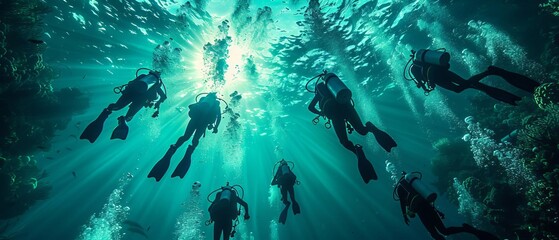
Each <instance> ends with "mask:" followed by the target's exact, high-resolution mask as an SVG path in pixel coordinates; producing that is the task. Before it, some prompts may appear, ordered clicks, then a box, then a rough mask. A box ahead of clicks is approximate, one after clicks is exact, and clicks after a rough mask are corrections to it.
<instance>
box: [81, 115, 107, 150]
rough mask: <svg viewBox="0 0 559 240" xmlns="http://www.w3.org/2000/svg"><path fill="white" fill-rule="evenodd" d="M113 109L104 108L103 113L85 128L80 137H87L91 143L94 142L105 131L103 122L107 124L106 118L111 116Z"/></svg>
mask: <svg viewBox="0 0 559 240" xmlns="http://www.w3.org/2000/svg"><path fill="white" fill-rule="evenodd" d="M110 114H111V111H110V110H108V109H106V108H105V109H103V111H102V112H101V114H99V116H98V117H97V118H96V119H95V120H93V122H91V123H90V124H89V125H87V127H86V128H85V130H83V132H82V135H80V139H87V140H88V141H89V142H90V143H94V142H95V140H97V138H98V137H99V135H101V132H102V131H103V124H105V120H107V118H108V117H109V115H110Z"/></svg>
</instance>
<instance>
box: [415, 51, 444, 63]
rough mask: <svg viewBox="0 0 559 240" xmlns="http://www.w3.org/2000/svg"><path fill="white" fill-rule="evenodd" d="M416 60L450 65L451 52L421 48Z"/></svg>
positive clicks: (416, 54)
mask: <svg viewBox="0 0 559 240" xmlns="http://www.w3.org/2000/svg"><path fill="white" fill-rule="evenodd" d="M414 61H416V62H420V63H427V64H431V65H436V66H441V67H450V63H449V62H450V53H448V52H446V51H438V50H435V51H434V50H428V49H419V50H418V51H417V52H416V53H415V59H414Z"/></svg>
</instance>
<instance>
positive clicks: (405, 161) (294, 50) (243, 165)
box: [17, 0, 543, 240]
mask: <svg viewBox="0 0 559 240" xmlns="http://www.w3.org/2000/svg"><path fill="white" fill-rule="evenodd" d="M47 2H48V4H50V5H51V6H53V7H54V10H53V11H52V12H51V13H49V14H47V15H46V17H45V23H46V26H45V30H46V35H45V36H42V37H41V39H44V41H45V42H47V44H48V49H47V50H46V52H45V55H44V61H45V62H46V63H48V64H51V65H52V66H53V67H54V68H55V69H56V70H57V72H58V74H59V77H58V78H57V79H56V80H55V82H54V88H55V89H60V88H63V87H75V88H79V89H81V90H82V91H84V92H85V93H86V95H87V96H89V97H90V108H88V109H87V111H86V112H84V113H83V114H79V115H76V116H74V117H73V119H72V121H71V123H70V124H69V125H68V127H67V128H66V129H64V130H61V131H59V132H58V133H57V136H56V137H55V138H54V140H53V145H52V147H51V149H50V150H49V151H48V152H40V153H37V154H36V157H38V159H39V165H40V166H41V167H43V168H44V169H46V170H47V171H48V172H49V177H48V181H49V183H50V184H51V185H52V186H53V190H52V192H51V195H50V198H49V199H48V200H45V201H42V202H40V203H38V204H37V205H35V206H34V207H32V208H31V209H30V210H29V211H28V212H27V213H26V214H25V215H23V216H22V217H21V218H20V220H19V222H18V224H17V226H18V228H20V229H23V230H22V231H21V232H20V233H19V234H18V237H20V238H21V239H144V238H145V237H144V236H142V235H141V234H137V233H133V232H130V231H129V230H127V227H126V226H125V225H124V224H123V223H122V222H123V221H124V220H126V219H129V220H131V221H134V222H136V223H138V224H140V225H141V226H142V227H143V228H144V230H145V234H146V236H147V237H149V239H212V231H213V230H212V229H213V226H206V225H205V224H204V222H205V221H206V220H208V219H209V215H208V213H207V208H208V206H209V203H208V202H207V201H206V196H207V194H209V193H210V192H211V191H213V190H214V189H216V188H218V187H220V186H222V185H224V184H225V183H226V182H230V183H231V184H239V185H241V186H243V188H244V191H245V193H246V194H245V198H244V200H245V201H246V202H247V203H248V204H249V207H250V214H251V219H250V220H248V221H243V220H241V221H240V225H239V226H238V227H237V235H236V236H235V239H271V240H276V239H430V236H429V234H428V232H427V231H426V230H425V229H424V227H423V226H422V225H421V223H420V222H419V220H418V219H412V221H411V223H410V226H406V225H405V224H403V220H402V216H401V213H400V209H399V203H398V202H395V201H394V200H393V199H392V190H393V186H394V183H395V178H398V177H399V174H400V172H401V171H422V172H423V173H424V179H425V181H426V182H435V181H436V177H435V176H432V174H430V167H431V164H430V160H431V159H432V158H433V157H434V155H435V149H434V148H433V146H432V144H433V142H435V141H436V140H438V139H439V138H442V137H446V136H462V135H464V134H465V133H467V132H468V130H467V129H466V127H467V124H466V123H465V122H464V121H463V119H464V118H465V117H467V116H469V115H471V113H470V112H468V111H466V110H465V109H467V108H466V107H467V106H468V104H469V102H468V101H467V100H468V97H471V96H473V95H475V94H477V93H475V92H474V91H466V92H464V93H462V94H454V93H450V92H448V91H446V90H438V91H434V92H432V93H431V94H430V95H429V96H425V95H424V93H423V91H421V90H420V89H416V88H415V86H414V85H413V83H411V82H407V81H406V80H404V79H403V77H402V72H403V68H404V65H405V64H406V62H407V61H408V59H409V54H410V50H411V49H419V48H440V47H444V48H446V49H447V51H449V52H450V53H451V55H452V56H453V57H452V60H451V62H452V64H453V65H452V67H453V70H455V71H456V72H458V73H459V74H461V75H464V76H466V75H468V76H469V75H472V74H475V73H478V72H480V71H483V70H484V69H485V68H486V66H487V65H490V64H500V65H501V66H503V65H504V67H507V68H508V69H510V70H514V71H517V72H522V73H527V74H530V75H531V76H534V77H538V74H541V72H542V69H543V68H542V66H541V65H540V64H539V63H538V62H537V61H535V60H534V59H533V57H532V56H530V55H529V54H527V51H528V50H527V49H526V47H525V46H524V45H523V42H522V41H524V40H523V39H520V40H519V39H516V38H514V37H511V36H510V34H509V33H508V31H513V28H512V27H511V26H509V25H506V24H503V22H502V20H501V19H502V18H498V17H497V16H496V17H495V18H494V20H493V21H491V19H489V18H487V17H480V16H481V15H482V13H483V11H482V10H483V9H481V10H479V11H480V12H481V13H479V14H472V16H471V17H464V16H454V15H452V13H451V10H449V9H448V8H447V7H445V6H444V5H443V4H442V3H439V2H436V1H435V2H433V1H423V0H418V1H320V2H318V1H310V3H309V2H307V1H298V0H289V1H252V2H251V1H248V0H246V1H243V0H239V1H228V0H215V1H208V2H203V1H198V3H199V4H200V5H203V6H204V7H205V8H203V9H202V10H200V11H199V12H195V11H191V12H187V13H185V15H186V16H187V18H188V19H189V22H188V25H187V26H186V27H185V25H184V24H182V25H181V24H180V23H178V20H177V17H176V15H177V11H178V10H179V9H180V5H182V4H183V2H182V1H179V2H177V1H139V2H131V1H116V0H115V1H113V0H110V1H109V0H91V1H63V0H49V1H47ZM265 6H267V7H270V9H271V12H264V13H263V14H260V15H258V14H257V13H258V12H259V8H260V9H263V8H264V7H265ZM261 13H262V12H261ZM503 15H504V16H505V17H507V16H506V14H503ZM247 17H251V19H249V20H247ZM508 17H510V16H508ZM465 19H466V20H467V21H464V20H465ZM224 20H228V21H229V23H228V24H229V29H228V31H220V30H219V29H220V28H219V26H220V24H222V22H223V21H224ZM226 36H229V37H230V38H231V41H230V43H229V45H228V46H226V47H219V46H217V45H216V44H215V43H216V41H217V40H219V39H224V38H225V37H226ZM171 39H172V40H171ZM164 41H170V44H171V46H172V47H173V48H174V47H180V48H181V49H182V50H183V51H182V53H181V60H180V63H179V64H178V65H177V66H174V67H173V68H170V69H167V70H166V71H164V72H163V76H162V78H163V81H164V82H165V84H166V87H167V90H168V97H169V98H168V99H167V100H166V102H165V103H163V104H162V106H161V113H160V116H159V117H158V118H155V119H154V118H152V117H151V114H152V113H153V110H152V109H143V110H141V111H140V112H139V113H138V114H137V115H136V117H135V118H134V119H133V121H131V122H130V123H129V126H130V134H129V136H128V139H127V140H125V141H121V140H109V138H110V134H111V131H112V128H113V127H115V126H116V123H117V121H116V118H117V116H120V115H121V114H124V112H125V111H126V110H121V111H120V112H115V113H114V114H112V115H111V116H110V117H109V119H108V120H107V122H106V123H105V129H104V131H103V133H102V134H101V136H100V137H99V139H98V140H97V142H95V143H94V144H90V143H89V142H87V141H84V140H78V136H79V135H80V134H81V132H82V131H83V129H84V128H85V126H87V124H88V123H89V122H90V121H92V120H93V119H95V118H96V117H97V116H98V114H99V113H100V111H101V110H102V109H103V108H104V107H106V106H107V105H108V104H110V103H112V102H114V101H116V99H117V98H118V95H115V94H114V93H113V91H112V89H113V88H114V87H115V86H119V85H122V84H125V83H127V82H128V81H130V80H132V79H133V78H134V74H135V72H136V69H138V68H140V67H148V68H150V67H152V55H153V51H154V48H155V47H156V46H157V45H158V44H162V43H163V42H164ZM206 43H210V44H212V45H214V46H216V47H215V49H216V50H215V51H214V52H212V53H208V52H204V49H203V48H204V45H205V44H206ZM226 51H227V53H225V52H226ZM212 54H213V55H212ZM210 55H211V56H213V57H211V56H210ZM219 58H222V59H225V60H226V63H227V67H224V66H223V65H221V66H219V65H217V63H216V59H219ZM249 59H252V60H249ZM250 62H252V63H253V64H251V63H250ZM251 68H253V69H254V70H255V71H251ZM322 70H328V71H330V72H334V73H336V74H337V75H338V76H340V78H341V79H342V80H343V81H344V82H345V83H346V84H347V86H348V87H349V88H350V89H351V90H352V92H353V96H354V97H353V99H354V101H355V107H356V109H357V111H358V112H359V114H360V116H361V118H362V119H363V121H364V122H365V121H371V122H373V123H374V124H375V125H376V126H378V127H379V128H380V129H383V130H385V131H386V132H388V133H389V134H390V135H391V136H392V137H393V138H394V139H395V140H396V142H397V143H398V147H397V148H396V149H395V150H394V151H392V153H390V154H387V153H386V152H385V151H384V150H383V149H382V148H380V146H379V145H378V144H377V142H376V140H375V139H374V137H373V136H372V135H367V136H360V135H358V134H356V133H353V134H351V135H350V140H352V141H353V142H354V143H359V144H362V145H363V146H364V149H365V153H366V155H367V156H368V158H369V160H371V162H372V163H373V165H374V166H375V168H376V170H377V173H378V174H379V180H378V181H373V182H371V183H369V184H365V183H363V181H362V180H361V177H360V176H359V173H358V170H357V160H356V158H355V156H354V155H353V154H352V153H350V152H348V151H347V150H345V149H344V148H343V146H342V145H340V143H339V142H338V140H337V138H336V136H335V133H334V131H333V129H326V128H325V127H324V125H323V124H324V123H325V121H324V120H323V119H321V122H320V123H319V124H317V125H313V123H312V119H313V118H314V117H315V115H314V114H312V113H310V112H309V111H308V110H307V105H308V103H309V102H310V100H311V99H312V97H313V94H312V93H308V92H306V91H305V83H306V82H307V81H308V80H309V79H310V78H312V77H313V76H315V75H317V74H319V73H321V72H322ZM220 71H222V72H223V74H222V75H220ZM208 91H218V92H219V94H220V95H221V96H222V98H224V99H225V100H226V101H228V102H229V104H230V106H231V108H232V109H233V111H234V112H237V113H239V114H240V118H239V126H238V127H231V126H230V125H229V124H230V116H229V115H227V114H224V115H223V117H224V118H223V120H222V124H221V126H220V131H219V132H218V133H217V134H212V133H211V132H210V131H207V132H206V136H205V137H204V138H202V139H201V141H200V145H199V146H198V148H197V149H196V151H195V152H194V154H193V156H192V158H193V161H192V166H191V168H190V171H189V172H188V174H187V175H186V177H185V178H184V179H178V178H170V176H169V175H170V173H167V175H166V176H165V177H164V178H163V179H162V180H161V181H160V182H155V181H154V180H153V179H148V178H146V177H147V174H148V172H149V170H150V169H151V167H152V166H153V165H154V164H155V163H156V162H157V161H158V160H159V159H160V158H161V157H162V156H163V155H164V154H165V152H166V150H167V149H168V147H169V145H170V144H173V143H174V142H175V141H176V139H177V138H178V137H180V136H181V135H182V134H183V132H184V130H185V128H186V124H187V123H188V120H189V117H188V115H187V114H186V112H187V109H185V108H186V107H187V106H188V105H189V104H191V103H193V102H194V101H195V97H196V96H197V95H198V94H199V93H202V92H208ZM234 91H238V92H239V93H240V94H242V99H241V100H240V101H239V102H238V103H237V104H233V103H231V100H230V97H229V94H231V93H232V92H234ZM487 104H490V105H493V104H497V102H496V101H494V100H492V99H490V98H489V97H488V98H487ZM187 143H189V142H187ZM185 150H186V146H183V147H182V148H180V149H179V150H178V151H177V153H176V154H175V157H174V158H173V160H172V161H171V168H170V169H171V170H172V169H173V168H174V166H176V164H178V161H180V158H181V156H182V155H183V154H184V151H185ZM282 158H285V159H286V160H290V161H293V162H294V163H295V168H294V172H295V174H296V175H297V177H298V180H299V181H300V185H296V186H295V193H296V196H297V199H298V202H299V204H300V205H301V214H300V215H296V216H294V215H293V214H292V213H291V212H290V213H289V216H288V219H287V224H286V225H281V224H278V223H277V218H278V216H279V213H280V211H281V209H282V208H283V204H282V203H281V201H280V194H279V190H278V189H277V188H276V187H272V186H270V185H269V184H270V181H271V178H272V168H273V166H274V164H275V163H276V162H277V161H278V160H280V159H282ZM73 172H74V173H75V176H73ZM195 181H200V182H201V184H202V187H201V189H200V192H199V195H198V194H196V193H194V192H192V190H191V186H192V183H193V182H195ZM441 195H442V194H441ZM437 206H438V207H439V209H440V210H441V211H443V212H445V214H446V220H445V223H446V224H447V226H454V225H459V224H461V223H462V222H464V221H465V217H464V216H462V215H460V214H458V208H457V207H456V206H454V205H452V204H450V203H449V202H448V200H447V199H446V196H441V197H439V199H438V200H437ZM148 229H149V230H148ZM467 237H468V236H462V235H460V236H456V237H453V238H452V239H469V238H467ZM449 239H450V238H449Z"/></svg>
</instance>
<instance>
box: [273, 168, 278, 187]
mask: <svg viewBox="0 0 559 240" xmlns="http://www.w3.org/2000/svg"><path fill="white" fill-rule="evenodd" d="M278 175H279V171H277V172H276V175H275V176H274V179H272V186H274V185H277V184H278Z"/></svg>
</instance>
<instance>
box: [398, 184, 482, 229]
mask: <svg viewBox="0 0 559 240" xmlns="http://www.w3.org/2000/svg"><path fill="white" fill-rule="evenodd" d="M397 193H398V197H399V198H400V208H401V210H402V214H403V215H404V220H405V221H406V224H407V221H408V211H409V212H413V213H416V214H417V215H418V216H419V219H420V220H421V223H423V225H424V226H425V228H427V231H429V233H430V234H431V236H432V237H433V238H434V239H436V240H444V239H445V237H444V236H442V235H445V236H446V235H451V234H456V233H461V232H470V231H468V230H466V228H464V227H445V225H444V223H443V221H442V219H441V217H440V216H439V212H438V210H437V209H435V207H434V206H433V204H431V203H429V202H427V201H426V200H425V199H423V197H421V196H419V194H418V193H417V192H416V191H415V190H413V188H412V187H411V186H410V184H409V183H408V182H407V181H406V180H404V179H402V180H400V182H399V183H398V185H397ZM470 233H471V232H470ZM441 234H442V235H441Z"/></svg>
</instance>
